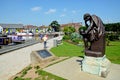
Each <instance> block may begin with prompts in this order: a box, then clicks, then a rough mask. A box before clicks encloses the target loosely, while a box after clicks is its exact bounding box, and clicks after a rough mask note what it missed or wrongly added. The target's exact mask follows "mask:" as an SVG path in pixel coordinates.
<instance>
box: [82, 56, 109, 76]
mask: <svg viewBox="0 0 120 80" xmlns="http://www.w3.org/2000/svg"><path fill="white" fill-rule="evenodd" d="M110 64H111V62H110V61H109V60H108V59H107V58H106V56H105V55H104V56H103V57H90V56H84V59H83V61H82V71H84V72H88V73H91V74H96V75H99V76H102V77H106V76H107V74H108V72H109V71H110V70H109V69H110Z"/></svg>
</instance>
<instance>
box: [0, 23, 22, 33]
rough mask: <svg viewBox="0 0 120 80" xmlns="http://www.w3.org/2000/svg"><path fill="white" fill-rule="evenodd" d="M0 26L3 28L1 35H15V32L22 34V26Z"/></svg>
mask: <svg viewBox="0 0 120 80" xmlns="http://www.w3.org/2000/svg"><path fill="white" fill-rule="evenodd" d="M0 26H1V27H2V28H3V33H4V34H5V33H8V34H12V33H16V32H22V31H23V29H24V27H23V24H0Z"/></svg>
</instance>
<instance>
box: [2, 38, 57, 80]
mask: <svg viewBox="0 0 120 80" xmlns="http://www.w3.org/2000/svg"><path fill="white" fill-rule="evenodd" d="M54 39H55V38H53V39H49V40H48V41H47V49H48V50H49V49H50V48H52V47H53V46H54V45H53V41H54ZM41 49H44V44H43V43H37V44H34V45H30V46H26V47H22V48H20V49H17V50H14V51H10V52H7V53H5V54H2V55H0V80H8V79H9V78H10V77H11V76H13V75H15V74H17V73H18V72H20V71H21V70H22V69H24V68H25V67H26V66H28V65H29V64H31V58H30V54H31V52H32V51H36V50H41Z"/></svg>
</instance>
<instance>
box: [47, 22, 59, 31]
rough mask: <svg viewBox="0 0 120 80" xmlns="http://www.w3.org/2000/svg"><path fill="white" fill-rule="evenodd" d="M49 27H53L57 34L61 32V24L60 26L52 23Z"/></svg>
mask: <svg viewBox="0 0 120 80" xmlns="http://www.w3.org/2000/svg"><path fill="white" fill-rule="evenodd" d="M49 26H51V27H52V29H53V30H54V31H55V32H59V31H60V24H58V22H57V21H52V22H51V24H50V25H49Z"/></svg>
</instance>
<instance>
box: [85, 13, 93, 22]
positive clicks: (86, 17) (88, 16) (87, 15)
mask: <svg viewBox="0 0 120 80" xmlns="http://www.w3.org/2000/svg"><path fill="white" fill-rule="evenodd" d="M83 18H84V20H85V21H88V20H90V19H91V15H90V14H89V13H86V14H84V16H83Z"/></svg>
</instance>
